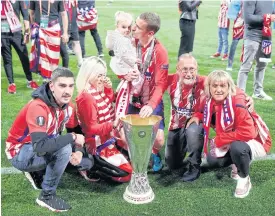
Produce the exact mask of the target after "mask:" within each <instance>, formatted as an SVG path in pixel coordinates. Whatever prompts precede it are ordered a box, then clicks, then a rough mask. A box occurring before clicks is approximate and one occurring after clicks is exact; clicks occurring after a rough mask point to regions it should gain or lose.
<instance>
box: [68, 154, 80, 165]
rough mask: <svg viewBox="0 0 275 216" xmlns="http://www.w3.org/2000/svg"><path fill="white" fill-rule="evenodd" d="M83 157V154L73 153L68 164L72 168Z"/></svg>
mask: <svg viewBox="0 0 275 216" xmlns="http://www.w3.org/2000/svg"><path fill="white" fill-rule="evenodd" d="M82 157H83V153H82V152H80V151H76V152H73V153H72V155H71V158H70V163H71V164H72V165H74V166H77V165H79V164H80V162H81V160H82Z"/></svg>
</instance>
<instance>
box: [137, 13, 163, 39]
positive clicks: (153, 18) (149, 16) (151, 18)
mask: <svg viewBox="0 0 275 216" xmlns="http://www.w3.org/2000/svg"><path fill="white" fill-rule="evenodd" d="M139 18H140V19H142V20H144V21H145V22H146V23H147V31H153V32H154V33H155V34H156V33H157V32H158V30H159V29H160V17H159V15H158V14H156V13H152V12H145V13H142V14H140V16H139Z"/></svg>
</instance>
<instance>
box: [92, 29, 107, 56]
mask: <svg viewBox="0 0 275 216" xmlns="http://www.w3.org/2000/svg"><path fill="white" fill-rule="evenodd" d="M90 32H91V35H92V36H93V38H94V41H95V45H96V48H97V51H98V57H104V54H103V47H102V43H101V39H100V36H99V34H98V31H97V28H94V29H91V30H90Z"/></svg>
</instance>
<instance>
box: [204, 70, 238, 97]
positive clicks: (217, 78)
mask: <svg viewBox="0 0 275 216" xmlns="http://www.w3.org/2000/svg"><path fill="white" fill-rule="evenodd" d="M212 82H227V83H228V88H229V95H236V85H235V84H234V81H233V79H232V78H231V76H230V75H229V74H228V73H227V72H225V71H223V70H214V71H212V72H211V73H210V74H209V75H208V76H207V78H206V80H205V83H204V92H205V94H206V96H207V97H208V98H210V97H211V93H210V85H211V83H212Z"/></svg>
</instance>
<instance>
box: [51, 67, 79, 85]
mask: <svg viewBox="0 0 275 216" xmlns="http://www.w3.org/2000/svg"><path fill="white" fill-rule="evenodd" d="M59 77H72V78H74V74H73V72H72V71H70V70H69V69H68V68H65V67H57V68H56V69H54V70H53V72H52V76H51V80H50V81H51V82H55V81H56V80H57V79H58V78H59Z"/></svg>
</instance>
